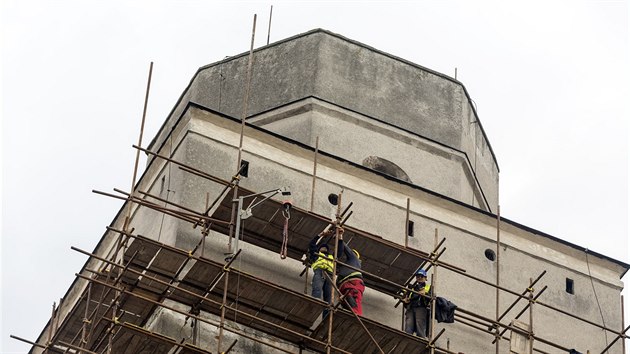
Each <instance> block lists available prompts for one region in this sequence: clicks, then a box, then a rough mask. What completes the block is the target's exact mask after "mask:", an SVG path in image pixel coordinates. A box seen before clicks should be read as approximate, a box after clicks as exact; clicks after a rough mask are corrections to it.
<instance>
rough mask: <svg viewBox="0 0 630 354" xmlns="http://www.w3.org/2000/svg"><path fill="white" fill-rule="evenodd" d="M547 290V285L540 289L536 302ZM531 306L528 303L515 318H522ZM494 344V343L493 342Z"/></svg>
mask: <svg viewBox="0 0 630 354" xmlns="http://www.w3.org/2000/svg"><path fill="white" fill-rule="evenodd" d="M545 290H547V285H545V286H544V287H543V288H542V289H540V291H539V292H538V294H536V296H534V302H536V300H537V299H538V297H540V295H542V294H543V293H544V292H545ZM529 305H530V303H529V302H528V303H527V305H525V307H524V308H523V309H522V310H521V311H520V312H519V313H518V314H517V315H516V317H514V319H515V320H517V319H519V318H520V317H521V315H523V314H524V313H525V311H527V310H528V309H529ZM506 331H507V328H506V329H504V330H503V331H502V332H501V335H503V333H505V332H506ZM493 343H494V342H493Z"/></svg>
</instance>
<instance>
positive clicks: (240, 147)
mask: <svg viewBox="0 0 630 354" xmlns="http://www.w3.org/2000/svg"><path fill="white" fill-rule="evenodd" d="M254 38H256V14H254V23H253V25H252V40H251V43H250V46H249V57H248V60H247V78H246V81H245V89H244V91H245V92H244V94H243V96H244V97H243V113H242V115H241V134H240V137H239V142H238V157H237V158H236V170H237V171H240V170H241V162H242V159H243V135H244V134H245V120H246V119H247V111H248V109H249V88H250V85H251V80H252V65H253V62H254ZM237 177H238V176H237ZM237 198H238V179H237V183H236V184H235V186H234V197H233V198H232V218H231V220H232V223H231V224H230V232H229V238H228V249H229V250H228V252H229V253H232V254H234V253H236V252H238V250H233V249H232V237H239V235H234V221H235V220H236V214H237V213H240V212H241V211H240V210H236V199H237Z"/></svg>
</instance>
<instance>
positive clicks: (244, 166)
mask: <svg viewBox="0 0 630 354" xmlns="http://www.w3.org/2000/svg"><path fill="white" fill-rule="evenodd" d="M240 171H241V177H245V178H247V176H248V175H249V161H245V160H241V168H240Z"/></svg>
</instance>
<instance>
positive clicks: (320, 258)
mask: <svg viewBox="0 0 630 354" xmlns="http://www.w3.org/2000/svg"><path fill="white" fill-rule="evenodd" d="M311 267H313V270H315V269H320V268H321V269H323V270H325V271H327V272H329V273H332V271H333V256H332V254H328V255H327V254H323V253H318V254H317V260H316V261H315V262H313V264H312V265H311Z"/></svg>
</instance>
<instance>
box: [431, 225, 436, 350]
mask: <svg viewBox="0 0 630 354" xmlns="http://www.w3.org/2000/svg"><path fill="white" fill-rule="evenodd" d="M433 245H434V247H433V249H436V248H437V247H438V229H437V228H436V229H435V235H434V241H433ZM435 257H436V256H435V254H434V253H432V254H431V258H432V259H431V265H432V266H433V274H431V295H430V297H431V326H430V327H429V342H430V343H431V342H434V341H435V340H436V339H437V338H434V334H435V310H436V307H435V297H436V296H437V292H436V291H435V288H436V286H437V271H438V265H437V262H436V261H437V260H434V258H435ZM431 354H435V347H434V346H433V345H431Z"/></svg>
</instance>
